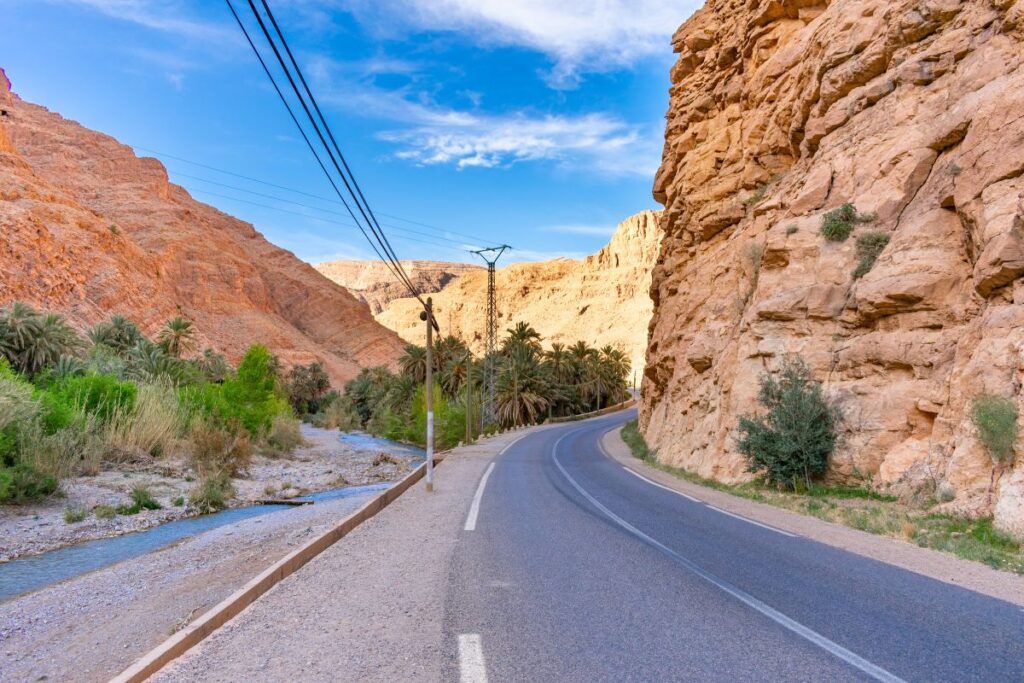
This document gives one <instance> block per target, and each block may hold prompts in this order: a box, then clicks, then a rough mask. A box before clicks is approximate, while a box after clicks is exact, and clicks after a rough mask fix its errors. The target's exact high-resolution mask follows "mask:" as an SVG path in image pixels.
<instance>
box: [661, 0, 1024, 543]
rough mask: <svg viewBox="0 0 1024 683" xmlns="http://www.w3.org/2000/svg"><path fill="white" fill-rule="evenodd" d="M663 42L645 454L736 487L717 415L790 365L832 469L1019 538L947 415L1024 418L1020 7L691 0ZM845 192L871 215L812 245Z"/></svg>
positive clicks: (1016, 478)
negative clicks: (996, 400) (828, 406)
mask: <svg viewBox="0 0 1024 683" xmlns="http://www.w3.org/2000/svg"><path fill="white" fill-rule="evenodd" d="M673 42H674V47H675V50H676V52H678V53H679V59H678V61H677V63H676V65H675V67H674V68H673V70H672V90H671V102H670V109H669V113H668V122H667V128H666V141H665V150H664V157H663V163H662V166H661V169H660V171H659V173H658V175H657V178H656V180H655V184H654V196H655V198H656V199H657V200H659V201H660V202H662V203H663V204H664V205H665V207H666V208H665V211H664V212H663V217H662V224H663V227H664V230H665V233H666V236H665V240H664V242H663V247H662V252H661V255H660V257H659V261H658V265H657V266H656V268H655V270H654V284H653V287H652V290H651V292H652V297H653V299H654V304H655V307H654V317H653V320H652V323H651V342H650V347H649V349H648V354H647V370H646V373H645V377H644V384H643V391H642V394H643V401H642V406H641V425H642V427H643V429H644V432H645V434H646V437H647V439H648V441H649V443H650V444H651V446H652V447H654V448H657V449H658V453H659V456H660V458H661V459H662V460H663V461H665V462H667V463H671V464H675V465H680V466H684V467H687V468H690V469H693V470H696V471H697V472H699V473H701V474H702V475H705V476H712V477H718V478H721V479H741V478H743V477H746V476H749V475H747V474H746V473H745V472H744V461H743V458H742V456H741V455H740V454H739V453H737V452H736V450H735V434H736V426H737V420H738V417H739V416H740V415H742V414H744V413H747V412H751V411H753V410H755V409H756V401H755V398H756V393H757V381H756V380H757V377H758V375H759V374H760V373H761V372H763V371H765V370H769V371H772V370H775V369H777V368H778V366H779V362H780V359H781V358H782V356H783V355H785V354H787V353H800V354H801V355H802V356H803V357H804V358H805V359H806V360H807V361H808V363H809V364H810V365H811V366H812V368H813V370H814V372H815V374H816V376H817V377H818V378H820V379H823V380H825V381H826V386H827V390H828V392H829V394H830V395H832V396H833V397H835V398H836V399H837V400H838V401H839V403H840V405H841V408H842V411H843V414H844V416H845V420H844V428H843V432H844V433H843V439H842V443H841V445H840V448H839V450H838V452H837V454H836V457H835V458H834V462H833V470H832V476H833V477H834V478H837V479H842V480H845V481H849V482H853V481H859V480H862V479H863V478H869V479H870V480H872V481H873V482H874V483H875V484H876V485H883V486H890V487H892V488H893V490H896V491H899V492H904V493H908V494H915V495H919V496H925V497H927V496H937V495H939V494H940V493H942V494H943V497H944V498H948V496H949V495H950V494H952V495H954V496H955V498H954V500H952V501H951V502H949V503H948V504H947V505H946V509H949V510H952V511H960V512H967V513H971V514H979V515H981V514H994V515H995V519H996V523H997V524H998V525H999V526H1000V527H1002V528H1004V529H1008V530H1011V531H1014V532H1016V533H1017V534H1018V535H1021V536H1024V463H1022V462H1021V460H1022V459H1021V458H1019V457H1018V458H1017V465H1016V467H1014V466H1013V464H1012V463H1010V464H1008V465H1007V466H1005V467H1003V468H994V467H993V463H992V461H991V460H990V459H989V457H988V456H987V455H986V453H985V452H984V450H983V449H982V448H981V446H980V444H979V442H978V440H977V437H976V431H975V429H974V426H973V424H972V421H971V417H970V412H971V411H970V406H971V402H972V400H973V399H974V397H976V396H978V395H981V394H996V395H999V396H1004V397H1008V398H1012V399H1013V400H1014V401H1015V402H1016V403H1017V405H1018V407H1020V406H1022V405H1024V401H1022V398H1024V397H1022V395H1021V386H1022V384H1024V374H1022V373H1024V364H1022V362H1021V353H1022V349H1024V281H1022V280H1021V279H1020V276H1021V275H1022V274H1024V175H1022V174H1024V1H1022V0H1016V1H1015V0H991V1H990V0H964V1H959V0H926V1H925V2H919V1H916V0H898V1H893V2H889V1H883V0H842V1H839V0H835V1H832V2H828V1H826V0H772V1H771V2H758V3H754V2H742V3H741V2H737V1H736V0H709V2H708V3H707V4H706V6H705V7H704V9H702V10H701V11H699V12H698V13H697V14H696V15H694V17H693V18H692V19H691V20H690V21H688V22H687V23H686V24H684V25H683V26H682V27H681V28H680V29H679V31H678V32H677V33H676V35H675V37H674V41H673ZM846 202H850V203H852V204H853V205H855V206H856V208H857V210H859V211H860V212H861V214H862V215H864V214H877V220H875V221H873V222H872V221H870V220H865V221H863V223H862V224H859V225H858V226H857V227H856V230H855V233H854V235H853V236H852V237H851V238H850V239H848V240H846V241H834V242H833V241H828V240H826V239H824V237H823V236H822V235H821V233H820V230H821V227H822V224H823V219H824V215H825V214H826V213H827V212H829V211H832V210H834V209H836V208H837V207H840V206H841V205H843V204H844V203H846ZM868 233H879V235H877V236H874V237H871V238H870V239H873V240H875V243H876V244H882V245H884V249H883V250H882V251H881V254H880V256H879V257H878V259H877V262H874V264H873V267H871V260H870V258H868V259H867V260H866V261H865V266H866V269H867V272H866V273H864V270H865V268H861V269H860V272H858V273H856V274H855V270H856V269H857V268H858V263H859V261H860V260H861V256H860V255H858V253H857V252H858V250H857V238H858V236H862V235H865V234H868ZM885 239H888V243H887V244H884V240H885Z"/></svg>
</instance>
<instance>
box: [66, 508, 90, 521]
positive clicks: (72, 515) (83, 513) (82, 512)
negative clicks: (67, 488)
mask: <svg viewBox="0 0 1024 683" xmlns="http://www.w3.org/2000/svg"><path fill="white" fill-rule="evenodd" d="M88 516H89V511H88V510H87V509H86V508H85V507H84V506H82V505H69V506H67V507H66V508H64V521H65V522H66V523H68V524H77V523H78V522H81V521H82V520H84V519H85V518H86V517H88Z"/></svg>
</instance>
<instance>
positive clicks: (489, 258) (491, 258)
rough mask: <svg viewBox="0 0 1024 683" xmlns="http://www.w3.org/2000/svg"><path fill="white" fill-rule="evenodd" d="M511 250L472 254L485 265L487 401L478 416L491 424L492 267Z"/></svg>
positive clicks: (494, 329) (495, 317)
mask: <svg viewBox="0 0 1024 683" xmlns="http://www.w3.org/2000/svg"><path fill="white" fill-rule="evenodd" d="M511 248H512V247H510V246H509V245H507V244H503V245H501V246H500V247H491V248H489V249H478V250H477V251H474V252H473V253H474V254H476V255H477V256H479V257H480V258H482V259H483V260H484V262H485V263H486V264H487V338H486V351H485V355H484V383H485V384H486V386H487V393H486V396H487V399H486V400H485V401H484V406H483V410H482V411H481V412H482V414H481V416H480V417H481V420H482V421H483V422H493V421H494V417H495V416H494V385H495V375H496V374H497V373H496V368H495V367H494V344H495V341H496V338H497V336H498V310H497V304H496V303H495V298H494V265H495V264H496V263H497V262H498V259H499V258H501V255H502V254H504V253H505V251H506V250H508V249H511Z"/></svg>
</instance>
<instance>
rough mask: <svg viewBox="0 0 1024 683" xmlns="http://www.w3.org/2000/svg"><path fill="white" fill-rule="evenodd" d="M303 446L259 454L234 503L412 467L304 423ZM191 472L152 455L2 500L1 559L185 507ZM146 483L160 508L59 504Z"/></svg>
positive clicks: (165, 516) (109, 499)
mask: <svg viewBox="0 0 1024 683" xmlns="http://www.w3.org/2000/svg"><path fill="white" fill-rule="evenodd" d="M302 436H303V438H304V439H305V440H306V445H305V446H303V447H301V448H298V449H296V450H295V451H294V452H293V453H292V454H290V455H288V456H286V457H280V458H266V457H262V456H256V457H255V458H254V460H253V463H252V466H251V467H250V468H249V472H248V474H247V475H246V476H245V477H244V478H237V479H234V480H233V482H232V483H233V485H234V488H235V493H236V498H235V499H234V500H233V501H232V502H231V505H232V507H237V506H243V505H250V504H252V503H253V502H256V501H259V500H265V499H278V498H293V497H295V496H299V495H302V494H304V493H315V492H317V491H324V490H327V489H334V488H340V487H342V486H348V485H353V486H357V485H363V484H374V483H378V482H381V481H391V480H394V479H397V478H399V477H401V476H402V475H403V474H405V473H406V472H407V471H408V470H409V469H410V463H409V461H408V458H406V457H401V456H400V457H397V458H396V459H395V460H394V461H393V462H381V463H378V464H374V461H375V460H376V459H377V456H378V455H379V454H380V453H381V452H383V451H382V449H380V448H356V447H353V446H350V445H347V444H343V443H341V442H340V441H339V432H337V431H328V430H325V429H318V428H316V427H312V426H310V425H305V424H304V425H302ZM192 475H193V473H192V471H191V470H190V468H189V466H188V463H187V461H186V460H185V459H183V458H168V459H161V460H154V461H152V462H150V463H145V464H134V465H124V466H122V467H120V468H118V469H111V470H105V471H103V472H100V473H99V474H98V475H96V476H95V477H77V478H75V479H69V480H66V481H64V482H62V484H61V489H62V492H63V497H54V498H51V499H50V500H47V501H45V502H44V503H43V504H40V505H28V506H16V505H3V506H0V562H5V561H7V560H12V559H15V558H18V557H24V556H26V555H35V554H38V553H42V552H46V551H48V550H55V549H57V548H62V547H64V546H68V545H73V544H75V543H81V542H83V541H90V540H93V539H96V538H108V537H111V536H120V535H121V534H126V533H131V532H133V531H141V530H143V529H148V528H150V527H154V526H157V525H159V524H163V523H165V522H169V521H171V520H174V519H180V518H182V517H186V516H188V515H189V514H190V511H189V510H188V509H187V508H186V507H184V506H180V507H179V506H175V505H174V504H173V501H174V500H175V499H176V498H178V497H184V498H186V499H187V498H188V493H189V490H190V489H191V488H192V487H193V486H195V482H194V481H190V479H193V478H194V477H193V476H192ZM140 485H141V486H146V487H147V488H148V489H149V490H150V492H151V493H152V494H153V496H154V497H155V498H156V499H157V500H158V501H159V502H160V504H161V505H163V509H161V510H143V511H142V512H140V513H139V514H136V515H130V516H124V515H117V516H115V517H113V518H112V519H98V518H97V517H95V516H94V515H92V514H89V515H88V516H87V517H86V519H85V520H83V521H81V522H77V523H73V524H69V523H68V522H65V521H64V510H65V509H66V508H68V507H73V506H74V507H81V508H84V509H85V510H89V511H91V510H93V508H95V507H96V506H97V505H110V506H115V507H116V506H118V505H121V504H122V503H127V502H129V494H130V492H131V490H132V488H133V487H135V486H140Z"/></svg>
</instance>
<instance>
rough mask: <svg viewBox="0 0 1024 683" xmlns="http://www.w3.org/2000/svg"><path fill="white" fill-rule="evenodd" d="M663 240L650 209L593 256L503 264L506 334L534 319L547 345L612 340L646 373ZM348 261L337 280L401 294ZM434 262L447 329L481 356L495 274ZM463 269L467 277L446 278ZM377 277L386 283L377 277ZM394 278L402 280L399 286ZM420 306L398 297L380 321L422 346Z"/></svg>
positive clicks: (500, 292) (372, 269)
mask: <svg viewBox="0 0 1024 683" xmlns="http://www.w3.org/2000/svg"><path fill="white" fill-rule="evenodd" d="M660 244H661V230H660V228H659V216H658V213H657V212H654V211H643V212H641V213H638V214H636V215H635V216H631V217H629V218H627V219H626V220H624V221H623V222H622V223H620V224H619V226H618V228H617V229H616V231H615V233H614V234H613V235H612V237H611V239H610V241H609V243H608V244H607V245H606V246H605V247H604V248H603V249H601V251H599V252H598V253H596V254H594V255H592V256H588V257H587V258H585V259H581V260H574V259H568V258H557V259H551V260H548V261H535V262H527V263H514V264H511V265H509V266H505V267H503V268H499V269H498V272H497V278H496V281H497V300H498V327H499V333H500V334H504V330H505V329H506V328H509V327H511V326H512V325H514V324H515V323H516V322H520V321H526V322H528V323H530V324H531V325H533V326H534V327H535V328H536V329H537V330H538V331H539V332H540V333H541V335H543V337H544V339H545V342H544V343H545V346H550V344H551V343H552V342H562V343H566V344H571V343H573V342H575V341H576V340H578V339H582V340H584V341H586V342H588V343H590V344H593V345H597V346H604V345H606V344H611V345H612V346H615V347H618V348H619V349H621V350H622V351H624V352H626V353H627V354H628V355H629V357H630V360H631V362H632V363H633V367H634V368H635V369H637V370H638V375H637V376H638V377H639V372H642V371H643V362H644V352H645V349H646V347H647V325H648V322H649V320H650V317H651V311H652V308H653V307H652V303H651V299H650V295H649V292H648V290H649V287H650V284H651V270H652V268H653V267H654V263H655V261H656V260H657V256H658V250H659V247H660ZM342 263H343V264H344V273H345V275H344V277H342V276H338V279H337V280H336V281H338V282H341V283H342V284H344V285H345V286H348V287H353V288H354V291H357V292H370V291H373V292H377V291H382V290H383V289H384V288H388V289H387V291H389V292H393V291H398V292H399V293H401V290H400V289H398V288H397V284H396V283H394V278H393V276H391V274H390V273H388V272H387V271H386V269H384V267H383V265H382V264H377V263H373V262H359V261H357V262H355V263H354V264H353V262H342ZM414 263H419V262H414ZM428 263H429V264H430V267H429V268H428V269H424V270H423V271H422V272H423V273H428V272H429V273H431V274H432V276H433V277H434V280H433V283H434V285H433V286H432V287H431V288H429V289H425V290H424V291H427V292H431V293H432V296H433V299H434V307H435V310H436V312H437V318H438V322H439V323H440V324H441V328H442V332H443V333H444V334H448V333H449V332H450V333H451V334H455V335H457V336H460V337H462V338H463V339H465V340H466V341H467V342H469V344H470V347H471V348H472V349H473V351H474V353H481V352H482V351H483V350H484V338H483V332H484V322H485V317H486V310H487V299H486V295H487V271H486V270H485V269H484V268H477V267H469V268H468V269H466V265H465V264H458V263H443V262H441V263H438V262H428ZM360 264H361V265H360ZM329 266H331V264H320V265H319V266H317V268H319V269H321V272H324V273H325V274H327V275H328V276H331V277H335V276H334V275H333V274H332V269H331V268H330V267H329ZM460 271H461V274H458V275H456V276H454V277H451V278H450V279H447V280H446V278H447V277H448V276H449V275H451V274H455V273H460ZM357 275H358V277H356V276H357ZM376 276H379V277H381V278H382V279H383V282H375V281H373V278H374V277H376ZM414 279H415V278H414ZM389 283H394V288H391V285H390V284H389ZM436 285H440V286H436ZM371 305H372V304H371ZM419 306H420V305H419V302H417V301H416V300H415V299H412V298H410V297H399V298H394V299H391V300H389V301H388V302H387V303H385V304H384V305H383V306H382V308H381V310H380V311H379V312H377V313H376V316H377V320H378V321H379V322H381V323H383V324H384V325H385V326H386V327H389V328H391V329H393V330H395V331H396V332H398V334H400V335H401V336H402V338H403V339H406V340H408V341H411V342H414V343H417V344H422V343H423V339H422V336H423V334H424V332H423V325H422V323H421V322H420V321H419V317H418V316H419V310H420V307H419Z"/></svg>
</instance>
